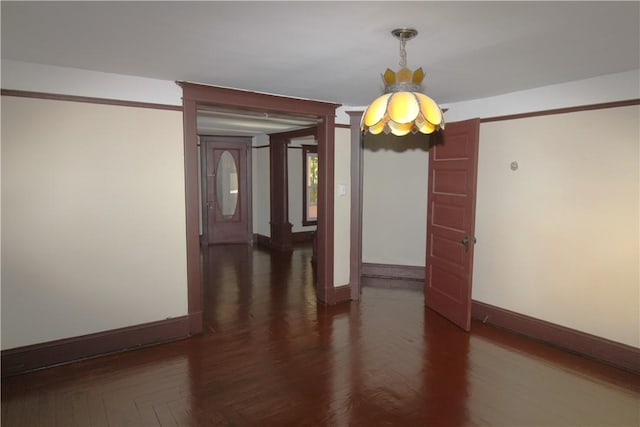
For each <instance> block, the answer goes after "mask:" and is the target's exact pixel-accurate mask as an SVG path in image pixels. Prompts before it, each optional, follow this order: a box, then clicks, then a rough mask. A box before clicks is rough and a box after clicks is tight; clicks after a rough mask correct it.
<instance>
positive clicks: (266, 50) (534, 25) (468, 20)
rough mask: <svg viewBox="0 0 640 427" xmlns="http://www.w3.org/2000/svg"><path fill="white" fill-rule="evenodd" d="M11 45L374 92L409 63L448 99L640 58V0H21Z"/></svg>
mask: <svg viewBox="0 0 640 427" xmlns="http://www.w3.org/2000/svg"><path fill="white" fill-rule="evenodd" d="M1 7H2V27H1V30H2V58H3V59H12V60H18V61H26V62H36V63H43V64H49V65H58V66H64V67H75V68H81V69H87V70H99V71H105V72H112V73H119V74H126V75H135V76H144V77H151V78H157V79H165V80H186V81H192V82H199V83H207V84H213V85H219V86H227V87H234V88H240V89H246V90H253V91H260V92H267V93H275V94H281V95H287V96H294V97H301V98H310V99H317V100H325V101H331V102H336V103H340V104H345V105H351V106H358V105H366V104H368V103H369V102H370V101H371V100H372V99H373V98H375V97H376V96H378V95H379V94H380V93H381V91H382V83H381V79H380V74H381V73H382V72H383V71H384V70H385V69H386V68H387V67H390V68H394V69H395V68H397V66H398V61H399V53H398V41H397V40H396V39H395V38H393V37H392V36H391V34H390V31H391V30H392V29H393V28H397V27H402V26H410V27H414V28H416V29H417V30H418V31H419V34H418V36H417V37H416V38H415V39H414V40H412V41H410V42H408V44H407V54H408V65H409V67H411V68H417V67H418V66H422V67H423V69H424V70H425V72H426V78H425V81H424V87H425V93H427V94H428V95H430V96H431V97H433V98H434V99H435V100H436V101H438V102H439V103H450V102H455V101H461V100H468V99H476V98H482V97H487V96H494V95H499V94H503V93H508V92H513V91H517V90H523V89H530V88H534V87H539V86H545V85H550V84H555V83H561V82H566V81H573V80H580V79H585V78H590V77H595V76H599V75H604V74H610V73H617V72H623V71H629V70H633V69H637V68H640V2H638V1H632V2H271V1H269V2H244V1H236V2H7V1H2V3H1Z"/></svg>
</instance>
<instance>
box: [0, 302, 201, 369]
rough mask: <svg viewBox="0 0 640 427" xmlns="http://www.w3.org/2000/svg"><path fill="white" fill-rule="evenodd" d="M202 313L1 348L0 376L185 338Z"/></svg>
mask: <svg viewBox="0 0 640 427" xmlns="http://www.w3.org/2000/svg"><path fill="white" fill-rule="evenodd" d="M198 323H199V324H202V314H201V313H194V314H192V315H188V316H182V317H176V318H172V319H166V320H160V321H157V322H151V323H144V324H141V325H134V326H128V327H126V328H119V329H113V330H110V331H105V332H98V333H95V334H89V335H83V336H79V337H73V338H66V339H61V340H56V341H49V342H46V343H41V344H34V345H29V346H24V347H17V348H12V349H9V350H3V351H2V353H1V355H0V358H1V359H2V376H3V377H4V376H9V375H16V374H20V373H23V372H27V371H32V370H35V369H40V368H45V367H49V366H52V365H58V364H62V363H69V362H73V361H75V360H79V359H85V358H89V357H96V356H101V355H104V354H108V353H115V352H120V351H124V350H132V349H135V348H139V347H143V346H149V345H154V344H160V343H164V342H168V341H174V340H177V339H181V338H186V337H188V336H189V335H190V333H189V331H190V330H191V329H192V326H191V324H198Z"/></svg>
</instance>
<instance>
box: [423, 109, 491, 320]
mask: <svg viewBox="0 0 640 427" xmlns="http://www.w3.org/2000/svg"><path fill="white" fill-rule="evenodd" d="M479 130H480V120H479V119H473V120H467V121H464V122H457V123H449V124H447V127H446V129H445V130H444V131H443V132H442V135H441V137H442V138H441V139H442V140H441V141H440V143H438V144H435V145H434V146H433V147H431V150H430V153H429V189H428V195H427V260H426V265H427V268H426V274H425V304H426V305H427V307H429V308H431V309H433V310H435V311H436V312H438V313H440V314H441V315H442V316H444V317H446V318H447V319H449V320H451V321H452V322H453V323H455V324H456V325H458V326H460V327H461V328H462V329H464V330H466V331H468V330H469V329H470V327H471V276H472V270H473V245H474V242H475V238H474V229H475V209H476V178H477V170H478V136H479Z"/></svg>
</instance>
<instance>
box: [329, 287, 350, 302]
mask: <svg viewBox="0 0 640 427" xmlns="http://www.w3.org/2000/svg"><path fill="white" fill-rule="evenodd" d="M348 301H351V286H350V285H343V286H336V287H334V288H333V301H332V304H340V303H343V302H348Z"/></svg>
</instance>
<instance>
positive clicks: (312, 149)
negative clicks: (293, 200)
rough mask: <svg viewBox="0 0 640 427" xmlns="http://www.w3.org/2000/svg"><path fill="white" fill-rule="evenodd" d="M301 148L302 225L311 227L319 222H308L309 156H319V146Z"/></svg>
mask: <svg viewBox="0 0 640 427" xmlns="http://www.w3.org/2000/svg"><path fill="white" fill-rule="evenodd" d="M289 148H293V147H289ZM300 148H301V149H302V225H303V226H305V227H308V226H311V225H318V220H317V219H314V220H310V221H308V220H307V166H308V165H307V155H308V154H309V153H314V154H318V146H317V145H303V146H302V147H300Z"/></svg>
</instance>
